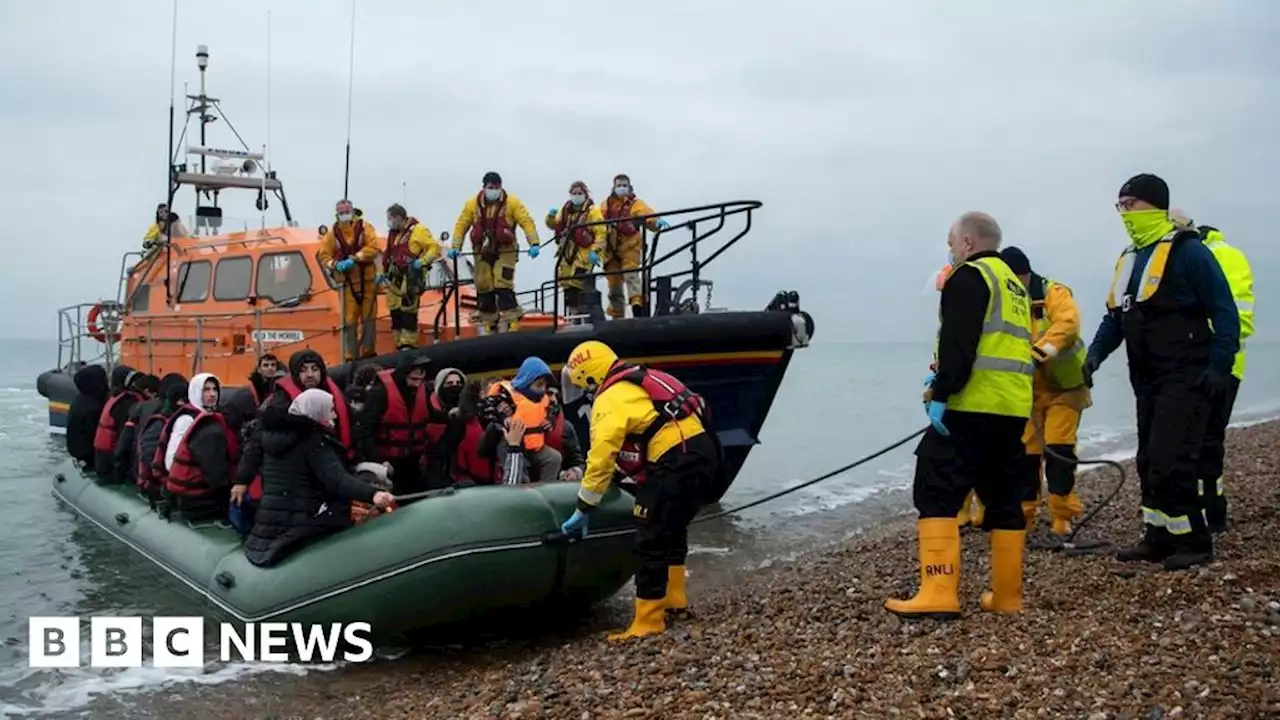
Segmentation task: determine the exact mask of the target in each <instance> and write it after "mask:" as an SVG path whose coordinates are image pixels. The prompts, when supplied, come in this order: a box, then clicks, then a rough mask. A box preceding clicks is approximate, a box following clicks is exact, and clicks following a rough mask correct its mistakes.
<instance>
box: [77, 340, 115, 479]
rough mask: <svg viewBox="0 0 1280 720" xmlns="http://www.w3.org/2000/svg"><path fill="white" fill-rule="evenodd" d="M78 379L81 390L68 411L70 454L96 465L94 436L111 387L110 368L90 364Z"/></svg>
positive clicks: (78, 386) (80, 373) (85, 463)
mask: <svg viewBox="0 0 1280 720" xmlns="http://www.w3.org/2000/svg"><path fill="white" fill-rule="evenodd" d="M74 380H75V384H76V390H77V391H79V394H77V395H76V397H75V399H74V400H72V401H71V408H70V409H69V410H68V411H67V454H69V455H70V456H71V457H73V458H75V459H76V460H78V461H80V462H81V463H82V464H84V465H87V466H88V467H90V468H92V467H93V461H94V452H93V436H94V433H96V432H97V431H98V419H99V417H100V416H101V415H102V406H103V405H105V404H106V402H107V393H108V392H109V391H110V387H109V384H108V380H107V371H106V369H105V368H103V367H102V366H101V365H88V366H85V367H83V368H80V370H78V371H76V374H75V377H74Z"/></svg>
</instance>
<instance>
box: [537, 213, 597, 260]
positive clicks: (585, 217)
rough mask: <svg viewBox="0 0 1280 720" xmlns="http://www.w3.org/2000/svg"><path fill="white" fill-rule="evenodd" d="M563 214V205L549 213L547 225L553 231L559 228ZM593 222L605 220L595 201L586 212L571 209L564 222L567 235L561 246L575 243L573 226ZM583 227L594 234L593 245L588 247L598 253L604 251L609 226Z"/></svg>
mask: <svg viewBox="0 0 1280 720" xmlns="http://www.w3.org/2000/svg"><path fill="white" fill-rule="evenodd" d="M563 214H564V208H563V207H562V208H560V209H559V210H557V211H555V212H554V213H547V227H549V228H551V229H552V230H553V231H554V230H555V229H556V228H558V227H559V223H560V216H561V215H563ZM593 222H604V214H603V213H601V212H600V208H599V206H597V205H596V204H595V203H592V204H591V206H589V207H588V208H587V209H586V211H585V212H584V211H581V210H579V211H577V212H574V211H572V210H570V211H569V217H568V218H567V219H566V221H565V224H564V227H565V237H563V238H560V245H561V247H563V246H564V244H565V243H569V244H573V234H574V233H573V226H574V225H579V224H585V223H593ZM583 229H584V230H586V231H588V232H590V233H591V236H592V243H591V247H590V248H588V249H590V250H595V251H596V252H597V253H600V252H604V240H605V237H607V236H608V234H609V233H608V228H606V227H605V226H604V225H592V226H591V227H588V228H583Z"/></svg>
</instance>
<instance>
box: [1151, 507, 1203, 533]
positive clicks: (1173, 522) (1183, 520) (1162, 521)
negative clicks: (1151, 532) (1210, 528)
mask: <svg viewBox="0 0 1280 720" xmlns="http://www.w3.org/2000/svg"><path fill="white" fill-rule="evenodd" d="M1201 512H1203V511H1201ZM1142 522H1144V523H1146V524H1148V525H1150V526H1152V527H1162V528H1164V529H1165V530H1168V531H1169V534H1171V535H1186V534H1187V533H1189V532H1191V518H1189V517H1187V516H1186V515H1178V516H1177V517H1174V516H1171V515H1166V514H1165V513H1162V512H1160V511H1159V510H1156V509H1155V508H1149V507H1147V506H1145V505H1143V506H1142Z"/></svg>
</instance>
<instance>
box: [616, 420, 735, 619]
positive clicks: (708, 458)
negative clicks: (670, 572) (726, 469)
mask: <svg viewBox="0 0 1280 720" xmlns="http://www.w3.org/2000/svg"><path fill="white" fill-rule="evenodd" d="M716 463H717V453H716V446H715V443H714V441H713V440H712V439H711V436H710V435H709V434H707V433H703V434H701V435H698V436H697V437H694V438H690V439H689V440H687V441H686V442H685V443H684V444H683V447H682V446H680V445H677V446H675V447H673V448H671V449H670V450H668V451H667V452H666V453H665V454H664V455H663V456H662V457H660V458H658V461H657V462H655V463H651V464H650V465H648V466H647V467H646V468H645V480H644V482H643V483H641V484H640V486H639V487H637V488H636V505H635V511H634V517H635V521H636V525H637V526H638V529H639V532H637V533H636V545H635V553H636V559H637V560H638V565H639V567H638V568H637V570H636V597H638V598H640V599H642V600H661V599H662V598H664V597H666V595H667V568H668V567H671V566H677V565H684V563H685V558H686V557H687V556H688V555H689V523H690V522H692V521H693V517H694V515H696V514H697V513H698V509H699V508H700V507H702V504H703V500H704V498H705V497H706V496H707V493H708V492H709V488H711V486H712V485H713V484H714V482H715V476H716Z"/></svg>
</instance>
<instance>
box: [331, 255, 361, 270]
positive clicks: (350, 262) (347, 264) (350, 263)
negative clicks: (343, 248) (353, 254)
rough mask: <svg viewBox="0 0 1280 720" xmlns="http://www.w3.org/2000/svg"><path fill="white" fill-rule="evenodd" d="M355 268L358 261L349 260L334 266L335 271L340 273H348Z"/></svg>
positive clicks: (340, 261)
mask: <svg viewBox="0 0 1280 720" xmlns="http://www.w3.org/2000/svg"><path fill="white" fill-rule="evenodd" d="M355 266H356V261H355V260H352V259H351V258H347V259H346V260H339V261H338V262H337V264H336V265H334V266H333V269H334V270H337V271H338V272H346V271H348V270H350V269H351V268H353V267H355Z"/></svg>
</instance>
